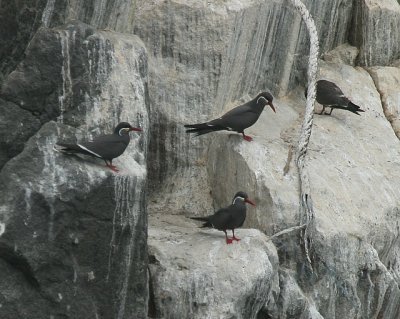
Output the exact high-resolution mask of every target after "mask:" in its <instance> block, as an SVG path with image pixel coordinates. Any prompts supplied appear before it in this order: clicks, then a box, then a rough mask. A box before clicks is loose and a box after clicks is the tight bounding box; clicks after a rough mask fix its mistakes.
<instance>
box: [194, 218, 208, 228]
mask: <svg viewBox="0 0 400 319" xmlns="http://www.w3.org/2000/svg"><path fill="white" fill-rule="evenodd" d="M190 219H194V220H200V221H202V222H204V224H203V225H202V226H201V227H212V224H211V223H210V221H209V219H208V217H190Z"/></svg>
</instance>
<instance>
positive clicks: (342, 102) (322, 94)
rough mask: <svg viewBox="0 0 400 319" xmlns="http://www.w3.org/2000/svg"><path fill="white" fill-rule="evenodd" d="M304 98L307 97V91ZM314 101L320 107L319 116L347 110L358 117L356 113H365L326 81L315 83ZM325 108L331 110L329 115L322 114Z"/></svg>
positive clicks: (334, 85)
mask: <svg viewBox="0 0 400 319" xmlns="http://www.w3.org/2000/svg"><path fill="white" fill-rule="evenodd" d="M305 96H306V97H307V89H306V91H305ZM316 100H317V102H318V103H319V104H321V105H322V111H321V112H320V113H319V114H326V115H331V114H332V111H333V109H342V110H347V111H350V112H352V113H354V114H357V115H360V114H358V112H365V111H364V110H362V109H361V108H360V107H359V106H358V105H355V104H354V103H353V102H351V101H350V100H349V99H348V98H347V97H346V96H345V95H344V94H343V92H342V90H341V89H340V88H339V87H338V86H337V85H336V84H335V83H333V82H330V81H327V80H319V81H318V82H317V95H316ZM326 107H330V108H331V111H330V112H329V113H326V112H325V113H324V110H325V108H326Z"/></svg>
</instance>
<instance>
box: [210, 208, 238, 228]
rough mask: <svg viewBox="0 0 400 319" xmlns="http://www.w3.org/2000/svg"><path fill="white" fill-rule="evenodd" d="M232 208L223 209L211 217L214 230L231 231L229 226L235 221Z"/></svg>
mask: <svg viewBox="0 0 400 319" xmlns="http://www.w3.org/2000/svg"><path fill="white" fill-rule="evenodd" d="M230 208H231V206H228V207H225V208H221V209H220V210H218V211H217V212H216V213H215V214H214V215H212V216H210V218H209V221H210V222H211V224H212V225H213V227H214V228H216V229H218V230H225V229H229V227H227V226H229V225H230V224H231V223H232V220H233V218H232V213H231V211H230Z"/></svg>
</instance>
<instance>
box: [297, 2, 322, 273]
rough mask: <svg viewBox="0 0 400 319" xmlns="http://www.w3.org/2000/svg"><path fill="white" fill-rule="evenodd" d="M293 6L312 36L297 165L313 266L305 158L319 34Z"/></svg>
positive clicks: (307, 15) (311, 215)
mask: <svg viewBox="0 0 400 319" xmlns="http://www.w3.org/2000/svg"><path fill="white" fill-rule="evenodd" d="M291 2H292V4H293V6H294V7H295V8H296V10H297V11H298V12H299V13H300V15H301V17H302V19H303V21H304V23H305V24H306V26H307V29H308V33H309V35H310V57H309V60H308V90H307V105H306V111H305V114H304V120H303V125H302V127H301V132H300V138H299V142H298V145H297V153H296V165H297V168H298V172H299V179H300V216H301V221H300V223H301V224H305V225H306V226H305V228H304V233H303V241H304V249H305V253H306V257H307V260H308V262H309V263H310V266H311V259H310V255H309V250H310V246H311V236H310V226H312V223H313V221H314V210H313V205H312V200H311V192H310V181H309V176H308V174H307V171H306V169H305V158H306V155H307V146H308V143H309V141H310V136H311V130H312V124H313V116H314V102H315V94H316V88H315V84H316V78H317V72H318V50H319V42H318V33H317V28H316V27H315V23H314V19H313V18H312V16H311V15H310V12H309V11H308V10H307V8H306V6H305V5H304V4H303V3H302V2H301V1H300V0H291Z"/></svg>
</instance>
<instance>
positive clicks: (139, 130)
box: [129, 127, 142, 132]
mask: <svg viewBox="0 0 400 319" xmlns="http://www.w3.org/2000/svg"><path fill="white" fill-rule="evenodd" d="M129 131H136V132H141V131H142V129H141V128H138V127H131V128H130V129H129Z"/></svg>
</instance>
